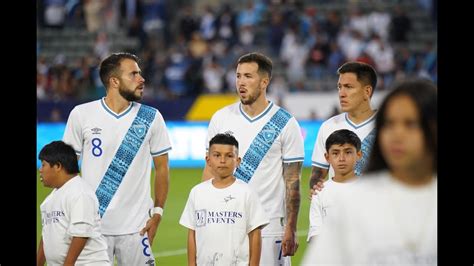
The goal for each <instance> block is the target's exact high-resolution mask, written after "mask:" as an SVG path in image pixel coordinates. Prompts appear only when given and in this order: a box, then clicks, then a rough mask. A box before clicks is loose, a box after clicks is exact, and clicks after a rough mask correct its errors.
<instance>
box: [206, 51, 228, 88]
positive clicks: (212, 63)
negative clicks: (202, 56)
mask: <svg viewBox="0 0 474 266" xmlns="http://www.w3.org/2000/svg"><path fill="white" fill-rule="evenodd" d="M224 74H225V71H224V69H223V68H222V67H221V66H220V65H219V64H218V63H217V59H216V58H215V57H214V56H213V57H212V58H211V60H208V62H206V63H205V64H204V70H203V73H202V75H203V80H204V91H205V92H207V93H221V92H222V91H223V89H222V88H223V87H224Z"/></svg>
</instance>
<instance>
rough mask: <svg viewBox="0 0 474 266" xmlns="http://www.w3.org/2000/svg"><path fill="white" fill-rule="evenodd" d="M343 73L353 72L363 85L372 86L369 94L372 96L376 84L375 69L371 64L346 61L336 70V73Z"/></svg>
mask: <svg viewBox="0 0 474 266" xmlns="http://www.w3.org/2000/svg"><path fill="white" fill-rule="evenodd" d="M345 73H354V74H355V75H356V77H357V81H359V82H360V83H362V84H363V85H370V86H372V93H371V94H370V97H372V95H373V94H374V90H375V86H377V72H375V69H374V68H373V67H372V66H371V65H369V64H366V63H363V62H355V61H352V62H347V63H345V64H343V65H342V66H341V67H339V69H338V70H337V74H339V75H340V74H345Z"/></svg>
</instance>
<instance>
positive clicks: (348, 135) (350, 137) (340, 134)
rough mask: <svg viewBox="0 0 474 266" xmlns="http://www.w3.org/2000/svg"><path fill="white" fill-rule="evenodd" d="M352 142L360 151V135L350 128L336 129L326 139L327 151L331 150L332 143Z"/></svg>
mask: <svg viewBox="0 0 474 266" xmlns="http://www.w3.org/2000/svg"><path fill="white" fill-rule="evenodd" d="M344 144H350V145H352V146H354V147H355V148H356V150H357V151H360V147H361V142H360V139H359V137H358V136H357V135H356V134H355V133H354V132H352V131H350V130H348V129H340V130H336V131H334V132H333V133H331V135H329V137H328V138H327V139H326V151H327V152H329V148H331V146H332V145H344Z"/></svg>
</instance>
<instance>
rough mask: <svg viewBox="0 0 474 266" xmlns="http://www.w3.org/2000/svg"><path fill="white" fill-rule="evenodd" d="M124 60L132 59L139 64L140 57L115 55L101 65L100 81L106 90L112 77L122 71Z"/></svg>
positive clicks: (128, 54)
mask: <svg viewBox="0 0 474 266" xmlns="http://www.w3.org/2000/svg"><path fill="white" fill-rule="evenodd" d="M124 59H131V60H133V61H135V62H137V63H138V62H139V59H138V57H137V56H136V55H134V54H130V53H114V54H111V55H110V56H109V57H107V58H106V59H104V61H102V63H100V68H99V75H100V80H101V81H102V83H103V84H104V86H105V88H107V84H108V83H109V79H110V77H111V76H112V75H114V74H118V71H119V69H120V63H121V62H122V60H124Z"/></svg>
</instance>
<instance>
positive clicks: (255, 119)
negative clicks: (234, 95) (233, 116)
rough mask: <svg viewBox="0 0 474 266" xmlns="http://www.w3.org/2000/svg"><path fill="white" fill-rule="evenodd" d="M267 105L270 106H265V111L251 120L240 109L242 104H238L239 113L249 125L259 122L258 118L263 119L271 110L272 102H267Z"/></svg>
mask: <svg viewBox="0 0 474 266" xmlns="http://www.w3.org/2000/svg"><path fill="white" fill-rule="evenodd" d="M269 103H270V104H269V105H268V106H267V108H265V110H263V112H262V113H261V114H259V115H257V116H255V117H254V118H251V117H250V116H248V115H247V114H246V113H245V112H244V109H242V103H239V110H240V113H241V114H242V115H243V116H244V117H245V119H247V121H249V122H250V123H253V122H255V121H257V120H259V119H260V118H262V117H264V116H265V115H266V114H267V113H268V112H269V111H270V109H272V107H273V102H272V101H269Z"/></svg>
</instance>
